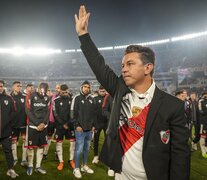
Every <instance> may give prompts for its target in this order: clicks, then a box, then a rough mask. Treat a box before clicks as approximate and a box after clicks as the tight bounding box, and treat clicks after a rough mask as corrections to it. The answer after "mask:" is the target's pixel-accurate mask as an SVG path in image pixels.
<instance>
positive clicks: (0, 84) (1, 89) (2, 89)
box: [0, 83, 4, 94]
mask: <svg viewBox="0 0 207 180" xmlns="http://www.w3.org/2000/svg"><path fill="white" fill-rule="evenodd" d="M3 91H4V85H3V84H2V83H0V94H1V93H3Z"/></svg>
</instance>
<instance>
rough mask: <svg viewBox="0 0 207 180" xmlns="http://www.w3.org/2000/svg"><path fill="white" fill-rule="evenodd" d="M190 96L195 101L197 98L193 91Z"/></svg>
mask: <svg viewBox="0 0 207 180" xmlns="http://www.w3.org/2000/svg"><path fill="white" fill-rule="evenodd" d="M190 98H191V100H192V101H195V100H196V99H197V96H196V94H195V93H193V94H191V95H190Z"/></svg>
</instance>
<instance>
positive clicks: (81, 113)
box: [71, 93, 96, 131]
mask: <svg viewBox="0 0 207 180" xmlns="http://www.w3.org/2000/svg"><path fill="white" fill-rule="evenodd" d="M95 107H96V106H95V101H94V99H93V98H92V97H91V96H90V95H88V96H84V95H83V94H82V93H80V94H79V95H76V96H75V97H74V98H73V100H72V104H71V119H72V120H73V122H74V126H75V128H76V127H78V126H80V127H81V128H82V129H83V131H89V130H91V129H92V127H94V126H95V122H96V109H95Z"/></svg>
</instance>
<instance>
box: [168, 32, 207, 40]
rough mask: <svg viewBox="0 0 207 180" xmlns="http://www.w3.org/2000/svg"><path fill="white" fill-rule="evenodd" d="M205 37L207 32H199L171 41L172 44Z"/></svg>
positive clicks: (174, 38) (173, 38)
mask: <svg viewBox="0 0 207 180" xmlns="http://www.w3.org/2000/svg"><path fill="white" fill-rule="evenodd" d="M206 35H207V31H204V32H199V33H192V34H186V35H183V36H177V37H172V38H171V41H172V42H174V41H182V40H188V39H193V38H197V37H201V36H206Z"/></svg>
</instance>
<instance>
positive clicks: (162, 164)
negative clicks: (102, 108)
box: [79, 34, 190, 180]
mask: <svg viewBox="0 0 207 180" xmlns="http://www.w3.org/2000/svg"><path fill="white" fill-rule="evenodd" d="M79 38H80V41H81V49H82V52H83V53H84V55H85V57H86V59H87V61H88V63H89V65H90V67H91V69H92V70H93V72H94V74H95V75H96V77H97V80H98V81H99V82H100V83H101V85H102V86H103V87H104V88H105V89H106V90H107V91H108V92H109V93H110V95H111V96H112V97H113V98H114V101H113V102H114V103H113V107H112V111H111V116H110V121H109V126H108V129H107V137H106V139H105V142H104V145H103V148H102V152H101V155H100V160H101V161H103V162H104V163H105V164H106V165H107V166H109V167H111V168H112V169H113V170H115V171H116V172H120V171H121V169H122V155H123V150H122V147H121V144H120V139H119V134H118V128H119V118H120V109H121V101H122V98H123V96H124V95H126V94H127V93H130V92H131V91H130V89H129V88H128V87H127V86H126V85H125V83H124V81H123V78H122V77H118V76H117V75H116V74H115V73H114V72H113V71H112V69H111V68H109V66H107V65H106V64H105V61H104V58H103V57H102V55H101V54H100V53H99V52H98V49H97V48H96V46H95V45H94V43H93V42H92V40H91V38H90V36H89V34H85V35H82V36H80V37H79ZM163 130H165V131H166V130H170V141H169V143H168V144H164V143H162V142H161V137H160V132H161V131H163ZM189 135H190V133H189V130H188V128H187V125H186V118H185V112H184V103H183V102H182V101H180V100H178V99H177V98H175V97H173V96H171V95H169V94H167V93H165V92H163V91H161V90H159V89H158V88H157V87H156V89H155V92H154V96H153V98H152V101H151V103H150V109H149V112H148V116H147V120H146V127H145V133H144V141H143V153H142V159H143V164H144V168H145V171H146V175H147V178H148V180H168V179H170V180H188V179H189V176H190V149H189V146H188V139H189ZM106 157H107V158H106Z"/></svg>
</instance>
